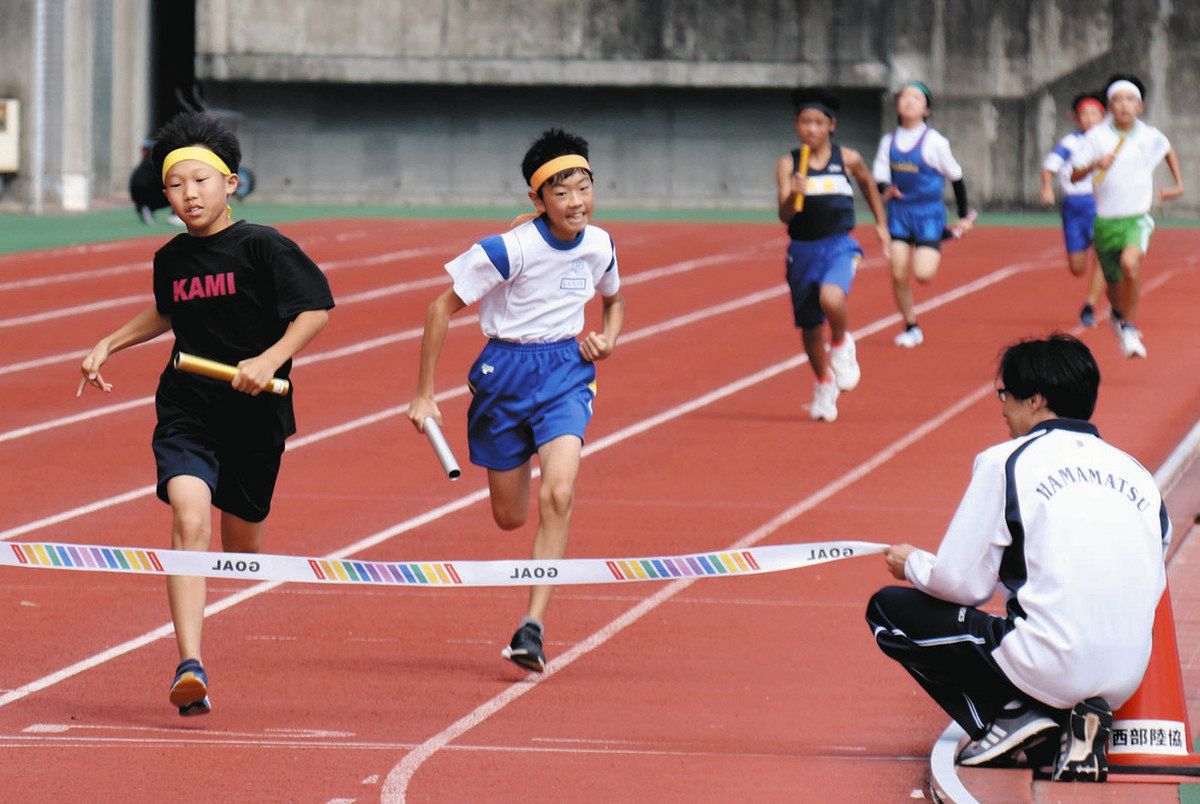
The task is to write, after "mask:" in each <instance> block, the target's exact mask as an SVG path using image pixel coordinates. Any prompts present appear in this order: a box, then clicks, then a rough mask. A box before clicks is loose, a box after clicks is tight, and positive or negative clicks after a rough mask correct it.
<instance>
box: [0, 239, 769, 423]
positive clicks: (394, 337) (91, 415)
mask: <svg viewBox="0 0 1200 804" xmlns="http://www.w3.org/2000/svg"><path fill="white" fill-rule="evenodd" d="M756 251H761V248H759V249H755V250H753V251H741V252H729V253H727V254H723V255H718V256H717V257H702V258H699V259H695V260H684V261H682V262H677V263H673V264H671V265H666V266H663V267H661V268H651V269H648V270H646V271H641V272H639V273H636V274H633V275H632V276H630V277H629V278H628V279H625V280H623V282H624V284H627V285H636V284H640V283H642V282H650V281H653V280H656V279H661V278H663V277H669V276H674V275H675V274H679V273H683V272H685V271H692V270H695V269H697V268H703V267H706V266H708V265H713V264H717V263H721V262H732V261H735V260H739V259H745V258H747V257H749V256H752V255H753V254H754V253H755V252H756ZM448 282H449V277H431V278H429V279H420V280H415V281H414V282H404V283H400V284H399V285H392V286H391V289H392V290H393V291H395V292H403V291H405V290H412V289H414V288H415V287H418V286H419V287H430V286H436V285H442V284H446V283H448ZM779 287H782V286H779ZM398 289H402V290H398ZM383 290H387V289H380V290H379V291H367V294H368V295H369V296H370V298H378V296H377V295H373V294H379V293H381V291H383ZM781 292H782V291H781ZM366 300H368V296H367V295H364V294H357V295H356V296H351V297H345V298H342V299H340V300H338V304H340V305H346V304H352V303H354V302H358V301H366ZM718 307H720V305H718ZM713 309H714V311H716V312H720V310H717V309H716V308H713ZM704 312H705V311H703V310H702V311H697V312H696V313H693V314H692V317H690V318H688V319H687V323H690V322H691V321H695V320H699V319H698V318H697V316H702V315H703V314H704ZM478 321H479V316H478V315H477V314H471V315H464V316H460V317H457V318H455V319H454V320H452V321H451V322H450V328H451V329H459V328H461V327H466V326H470V325H472V324H475V323H478ZM423 331H424V327H423V326H420V327H413V328H411V329H406V330H401V331H400V332H394V333H392V334H390V335H382V336H380V337H378V338H370V339H368V340H365V341H359V342H358V343H352V344H350V345H348V346H342V347H339V348H337V349H330V350H327V351H324V352H317V353H315V354H311V355H301V356H300V357H298V358H296V359H295V361H294V363H293V365H295V366H296V367H297V368H300V367H303V366H307V365H309V364H311V363H321V362H324V361H326V360H336V359H339V358H342V357H348V356H350V355H357V354H361V353H363V352H367V351H370V350H372V349H379V348H381V347H384V346H390V345H392V344H395V343H401V342H403V341H409V340H416V339H418V338H420V337H421V333H422V332H423ZM160 337H161V338H166V337H169V336H167V335H163V336H160ZM629 339H630V336H624V337H623V338H622V340H629ZM157 340H159V339H158V338H156V339H155V341H157ZM152 342H153V341H151V343H152ZM142 345H145V344H139V346H142ZM135 348H136V347H135ZM86 354H87V352H82V353H81V354H79V355H78V357H82V356H83V355H86ZM35 362H40V361H35ZM0 373H4V367H0ZM153 403H154V397H153V396H152V395H151V396H142V397H138V398H137V399H131V400H129V401H127V402H121V403H118V404H116V405H105V406H103V407H98V408H91V409H90V410H86V411H83V412H82V413H74V414H71V415H70V416H61V417H59V418H56V419H49V420H47V421H43V422H39V423H37V424H30V425H26V426H24V427H17V428H14V429H12V430H6V431H3V432H0V444H3V443H4V442H6V441H15V440H17V439H19V438H25V437H27V436H31V435H35V434H37V433H44V432H46V431H48V430H55V429H58V428H59V427H68V426H70V425H73V424H78V423H79V422H85V421H89V420H91V419H96V418H99V417H101V416H108V415H111V414H114V413H121V412H123V411H126V410H130V409H132V408H136V407H141V406H143V405H150V404H153Z"/></svg>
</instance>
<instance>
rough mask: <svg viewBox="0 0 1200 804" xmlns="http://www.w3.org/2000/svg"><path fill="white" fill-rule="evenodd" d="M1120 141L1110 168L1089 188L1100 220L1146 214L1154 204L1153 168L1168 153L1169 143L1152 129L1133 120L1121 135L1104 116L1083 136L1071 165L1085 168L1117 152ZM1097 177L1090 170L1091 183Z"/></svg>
mask: <svg viewBox="0 0 1200 804" xmlns="http://www.w3.org/2000/svg"><path fill="white" fill-rule="evenodd" d="M1122 140H1124V143H1123V144H1122V145H1121V150H1120V151H1117V156H1116V159H1114V160H1113V163H1112V167H1110V168H1109V169H1108V170H1106V171H1105V172H1104V175H1103V176H1102V177H1101V179H1100V183H1099V184H1094V186H1093V188H1092V194H1093V195H1094V196H1095V197H1096V217H1099V218H1128V217H1132V216H1134V215H1144V214H1145V213H1147V212H1149V211H1150V205H1151V204H1152V203H1154V168H1156V167H1157V166H1158V163H1159V162H1161V161H1162V160H1163V158H1164V157H1165V156H1166V155H1167V154H1168V153H1170V151H1171V141H1170V140H1168V139H1167V137H1166V135H1165V134H1163V133H1162V132H1161V131H1159V130H1158V129H1156V128H1155V127H1154V126H1152V125H1150V124H1148V123H1145V122H1143V121H1141V120H1135V121H1134V124H1133V130H1132V131H1130V132H1121V131H1117V130H1116V129H1115V128H1114V127H1113V125H1112V118H1111V117H1107V118H1105V119H1104V122H1102V123H1100V124H1099V125H1096V126H1092V127H1091V128H1090V129H1088V131H1087V133H1086V134H1084V135H1083V138H1082V139H1080V141H1079V144H1078V146H1077V147H1076V148H1075V150H1074V151H1073V155H1072V159H1071V162H1072V163H1073V164H1074V166H1075V167H1086V166H1087V165H1090V164H1092V163H1093V162H1095V161H1096V160H1097V159H1099V158H1100V157H1102V156H1104V155H1105V154H1111V153H1113V152H1114V151H1116V150H1117V144H1118V143H1120V142H1121V141H1122ZM1096 174H1097V172H1096V171H1093V172H1092V173H1091V174H1089V176H1088V178H1090V179H1092V180H1093V181H1094V180H1095V178H1096Z"/></svg>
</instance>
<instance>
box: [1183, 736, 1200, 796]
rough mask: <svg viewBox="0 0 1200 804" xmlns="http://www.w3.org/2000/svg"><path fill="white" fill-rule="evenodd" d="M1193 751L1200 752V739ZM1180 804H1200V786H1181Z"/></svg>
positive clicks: (1197, 740)
mask: <svg viewBox="0 0 1200 804" xmlns="http://www.w3.org/2000/svg"><path fill="white" fill-rule="evenodd" d="M1192 750H1193V751H1197V752H1200V737H1197V738H1196V745H1195V746H1194V747H1193V749H1192ZM1179 804H1200V784H1181V785H1179Z"/></svg>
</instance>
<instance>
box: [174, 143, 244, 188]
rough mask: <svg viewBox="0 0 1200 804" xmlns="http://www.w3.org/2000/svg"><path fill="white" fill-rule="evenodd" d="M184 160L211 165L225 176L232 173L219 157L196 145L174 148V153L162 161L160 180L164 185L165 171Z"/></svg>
mask: <svg viewBox="0 0 1200 804" xmlns="http://www.w3.org/2000/svg"><path fill="white" fill-rule="evenodd" d="M185 159H195V160H196V161H197V162H203V163H204V164H206V165H212V166H213V167H215V168H216V169H217V170H219V171H221V173H223V174H224V175H226V176H229V175H231V174H232V173H233V171H232V170H230V169H229V166H228V165H226V164H225V162H224V160H222V159H221V157H219V156H217V155H216V154H214V153H213V152H212V151H210V150H208V149H207V148H201V147H199V146H196V145H189V146H188V147H186V148H176V149H175V150H174V151H171V153H169V154H167V158H166V159H164V160H163V169H162V180H163V182H164V183H165V182H166V180H167V171H168V170H170V169H171V168H173V167H175V165H176V164H177V163H179V162H182V161H184V160H185Z"/></svg>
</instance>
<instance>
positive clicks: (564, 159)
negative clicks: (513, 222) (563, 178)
mask: <svg viewBox="0 0 1200 804" xmlns="http://www.w3.org/2000/svg"><path fill="white" fill-rule="evenodd" d="M568 168H583V169H584V170H586V171H589V172H590V171H591V169H592V166H591V165H589V164H588V161H587V160H586V159H584V158H583V157H582V156H580V155H579V154H567V155H566V156H556V157H554V158H553V159H551V160H550V161H549V162H547V163H546V164H544V165H542V166H541V167H540V168H538V169H537V170H535V171H533V175H532V176H530V177H529V189H531V190H533V191H534V192H535V193H536V192H537V191H538V190H539V189H540V188H541V186H542V185H543V184H545V183H546V179H548V178H550V177H551V176H553V175H554V174H555V173H561V172H562V171H564V170H566V169H568Z"/></svg>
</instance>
